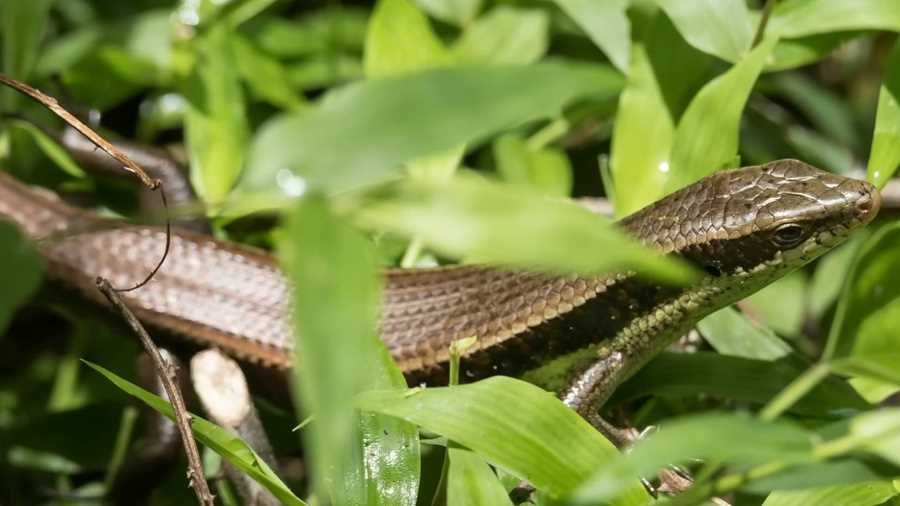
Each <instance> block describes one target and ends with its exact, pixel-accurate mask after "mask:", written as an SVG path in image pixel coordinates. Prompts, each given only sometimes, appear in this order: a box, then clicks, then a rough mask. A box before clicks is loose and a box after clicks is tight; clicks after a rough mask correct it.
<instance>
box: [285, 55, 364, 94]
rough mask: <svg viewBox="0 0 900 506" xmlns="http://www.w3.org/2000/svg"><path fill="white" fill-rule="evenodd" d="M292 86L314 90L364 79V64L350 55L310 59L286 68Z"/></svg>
mask: <svg viewBox="0 0 900 506" xmlns="http://www.w3.org/2000/svg"><path fill="white" fill-rule="evenodd" d="M286 69H287V78H288V81H289V82H290V84H291V86H294V87H296V88H299V89H301V90H312V89H319V88H325V87H328V86H334V85H336V84H341V83H345V82H348V81H352V80H355V79H359V78H362V77H363V69H362V62H360V60H359V58H357V57H355V56H349V55H341V54H338V55H329V56H321V57H316V58H309V59H306V60H304V61H302V62H300V63H292V64H288V65H287V66H286Z"/></svg>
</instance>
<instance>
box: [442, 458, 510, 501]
mask: <svg viewBox="0 0 900 506" xmlns="http://www.w3.org/2000/svg"><path fill="white" fill-rule="evenodd" d="M447 453H448V455H449V457H450V471H449V474H448V475H447V506H512V501H510V500H509V496H508V495H507V494H506V489H504V488H503V485H502V484H501V483H500V480H499V479H498V478H497V475H496V474H494V471H492V470H491V468H490V466H488V465H487V463H486V462H485V461H484V459H482V458H481V457H479V456H478V455H475V454H474V453H472V452H470V451H468V450H463V449H460V448H447Z"/></svg>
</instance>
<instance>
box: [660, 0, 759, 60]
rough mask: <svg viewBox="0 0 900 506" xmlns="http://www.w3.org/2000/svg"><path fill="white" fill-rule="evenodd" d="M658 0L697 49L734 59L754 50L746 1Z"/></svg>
mask: <svg viewBox="0 0 900 506" xmlns="http://www.w3.org/2000/svg"><path fill="white" fill-rule="evenodd" d="M657 1H658V3H659V6H660V7H662V9H663V10H664V11H665V12H666V14H667V15H668V16H669V18H670V19H671V20H672V21H673V22H674V23H675V26H677V27H678V31H679V32H681V35H682V37H684V38H685V40H687V41H688V43H690V44H691V45H692V46H694V47H696V48H697V49H699V50H701V51H703V52H706V53H709V54H712V55H715V56H718V57H719V58H722V59H723V60H727V61H732V62H735V61H738V60H740V59H741V57H742V56H744V53H746V52H747V50H749V49H750V41H751V39H752V38H753V28H752V27H751V26H750V16H749V12H748V11H747V4H746V2H745V1H744V0H694V1H692V2H684V1H680V0H657Z"/></svg>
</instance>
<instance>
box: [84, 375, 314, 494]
mask: <svg viewBox="0 0 900 506" xmlns="http://www.w3.org/2000/svg"><path fill="white" fill-rule="evenodd" d="M85 363H86V364H87V365H88V367H90V368H92V369H94V370H95V371H97V372H99V373H100V374H102V375H103V376H105V377H106V379H108V380H109V381H110V382H111V383H112V384H114V385H115V386H117V387H118V388H119V389H121V390H122V391H123V392H125V393H127V394H128V395H130V396H132V397H134V398H136V399H138V400H140V401H141V402H143V403H144V404H146V405H148V406H150V407H151V408H153V409H154V410H156V411H157V412H159V413H162V414H163V415H165V416H166V418H168V419H170V420H174V419H175V414H174V412H173V411H172V405H171V404H169V403H168V402H167V401H164V400H163V399H162V398H160V397H158V396H156V395H154V394H152V393H150V392H148V391H146V390H144V389H142V388H141V387H139V386H137V385H135V384H133V383H131V382H129V381H126V380H124V379H122V378H120V377H119V376H117V375H116V374H114V373H113V372H112V371H108V370H107V369H105V368H103V367H101V366H99V365H97V364H92V363H90V362H85ZM190 423H191V431H192V432H193V433H194V437H196V438H197V440H198V441H199V442H200V443H202V444H203V445H204V446H207V447H209V448H211V449H212V450H213V451H215V452H216V453H218V454H219V455H221V456H222V458H224V459H225V460H227V461H228V462H229V463H230V464H231V465H233V466H234V467H236V468H238V469H240V470H241V471H243V472H244V473H245V474H246V475H247V476H250V477H251V478H253V479H254V480H256V482H257V483H259V484H260V485H262V486H263V487H265V488H266V490H268V491H269V492H271V493H272V495H274V496H275V497H277V498H278V500H279V501H281V502H282V503H284V504H289V505H296V506H302V505H305V504H306V503H305V502H303V501H301V500H300V499H299V498H298V497H297V496H295V495H294V493H293V492H291V490H290V489H289V488H288V487H287V485H285V484H284V482H282V481H281V479H280V478H278V475H276V474H275V472H274V471H272V469H271V468H270V467H269V466H268V465H267V464H266V462H265V461H264V460H262V459H261V458H259V456H258V455H257V454H256V452H254V451H253V449H252V448H250V447H249V446H248V445H247V443H245V442H244V441H242V440H241V439H239V438H238V437H237V436H234V435H232V434H231V433H230V432H228V431H227V430H225V429H223V428H221V427H219V426H218V425H216V424H214V423H212V422H208V421H206V420H204V419H203V418H200V417H199V416H197V415H193V414H192V415H191V422H190Z"/></svg>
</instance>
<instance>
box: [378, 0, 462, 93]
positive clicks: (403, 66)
mask: <svg viewBox="0 0 900 506" xmlns="http://www.w3.org/2000/svg"><path fill="white" fill-rule="evenodd" d="M448 61H449V59H448V53H447V50H446V49H445V48H444V45H443V43H442V42H441V40H440V39H439V38H438V37H437V35H435V33H434V32H433V31H432V30H431V25H430V24H429V23H428V18H427V17H425V14H423V13H422V12H421V11H420V10H419V9H418V8H416V6H415V5H414V4H413V3H412V0H379V2H378V4H377V5H376V7H375V11H374V12H373V13H372V17H371V18H370V19H369V29H368V32H367V34H366V50H365V54H364V57H363V69H364V71H365V74H366V76H367V77H383V76H391V75H397V74H403V73H406V72H409V71H411V70H422V69H427V68H430V67H439V66H442V65H444V64H446V63H447V62H448Z"/></svg>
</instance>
